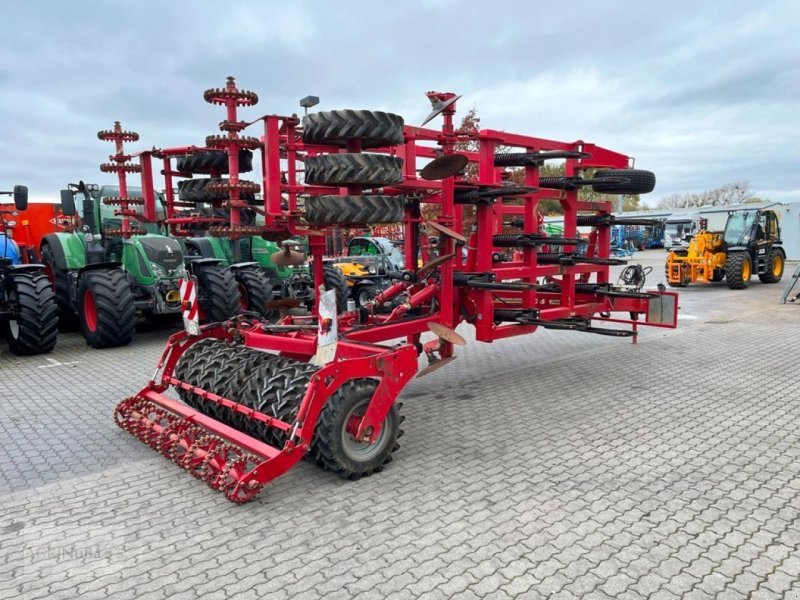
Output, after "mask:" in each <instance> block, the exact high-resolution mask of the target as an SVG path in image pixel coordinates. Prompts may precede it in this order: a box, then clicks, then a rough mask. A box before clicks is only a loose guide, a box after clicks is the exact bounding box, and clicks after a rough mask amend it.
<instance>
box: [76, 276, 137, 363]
mask: <svg viewBox="0 0 800 600" xmlns="http://www.w3.org/2000/svg"><path fill="white" fill-rule="evenodd" d="M78 308H79V310H78V313H79V315H80V323H81V330H82V331H83V337H84V338H85V339H86V343H87V344H89V346H91V347H92V348H115V347H117V346H126V345H127V344H130V343H131V340H133V330H134V326H135V324H136V316H135V306H134V299H133V292H131V287H130V284H129V283H128V277H127V275H125V272H124V271H123V270H122V269H93V270H89V271H85V272H84V273H83V274H81V277H80V281H79V283H78Z"/></svg>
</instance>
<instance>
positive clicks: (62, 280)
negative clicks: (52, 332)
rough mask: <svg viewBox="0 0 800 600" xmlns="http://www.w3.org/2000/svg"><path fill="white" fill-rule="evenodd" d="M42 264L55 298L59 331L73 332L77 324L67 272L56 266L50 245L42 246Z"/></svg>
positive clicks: (53, 252)
mask: <svg viewBox="0 0 800 600" xmlns="http://www.w3.org/2000/svg"><path fill="white" fill-rule="evenodd" d="M42 262H43V263H44V267H45V273H46V274H47V278H48V279H49V280H50V284H51V285H52V287H53V292H54V293H55V296H56V306H57V307H58V326H59V329H61V330H62V331H75V330H77V329H78V326H79V322H78V314H77V312H76V311H75V307H74V306H73V305H72V298H71V296H70V276H69V272H68V271H67V270H66V269H59V268H58V267H57V266H56V255H55V251H54V250H53V248H52V247H51V246H50V244H42Z"/></svg>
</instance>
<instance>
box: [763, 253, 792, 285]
mask: <svg viewBox="0 0 800 600" xmlns="http://www.w3.org/2000/svg"><path fill="white" fill-rule="evenodd" d="M785 264H786V257H785V256H784V255H783V251H782V250H779V249H778V248H773V249H772V250H770V251H769V258H767V269H766V271H764V272H763V273H760V274H759V275H758V278H759V279H760V280H761V282H762V283H778V282H779V281H780V280H781V278H782V277H783V268H784V266H785Z"/></svg>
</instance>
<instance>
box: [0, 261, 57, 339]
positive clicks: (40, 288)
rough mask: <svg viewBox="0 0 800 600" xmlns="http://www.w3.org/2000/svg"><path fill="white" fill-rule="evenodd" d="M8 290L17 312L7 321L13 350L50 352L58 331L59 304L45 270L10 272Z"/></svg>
mask: <svg viewBox="0 0 800 600" xmlns="http://www.w3.org/2000/svg"><path fill="white" fill-rule="evenodd" d="M5 294H6V298H7V299H8V300H9V303H10V304H11V305H12V306H13V307H14V315H13V316H12V318H11V319H9V320H8V321H7V322H6V324H5V329H6V339H7V340H8V345H9V348H10V349H11V352H13V353H14V354H18V355H26V354H44V353H46V352H50V351H51V350H52V349H53V348H54V347H55V345H56V336H57V335H58V308H57V307H56V299H55V295H54V293H53V288H52V286H51V285H50V281H49V280H48V279H47V277H46V276H45V275H44V274H42V273H16V274H14V275H11V276H9V277H7V279H6V289H5Z"/></svg>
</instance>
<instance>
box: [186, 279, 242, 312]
mask: <svg viewBox="0 0 800 600" xmlns="http://www.w3.org/2000/svg"><path fill="white" fill-rule="evenodd" d="M195 276H196V277H197V302H198V304H199V306H200V322H201V323H221V322H223V321H227V320H228V319H231V318H233V317H234V316H236V315H237V314H238V313H239V311H240V310H241V308H242V305H241V297H240V296H239V284H238V283H237V282H236V279H235V278H234V276H233V273H232V272H231V270H230V269H227V268H225V267H220V266H219V265H201V266H199V267H198V268H197V269H196V271H195Z"/></svg>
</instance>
